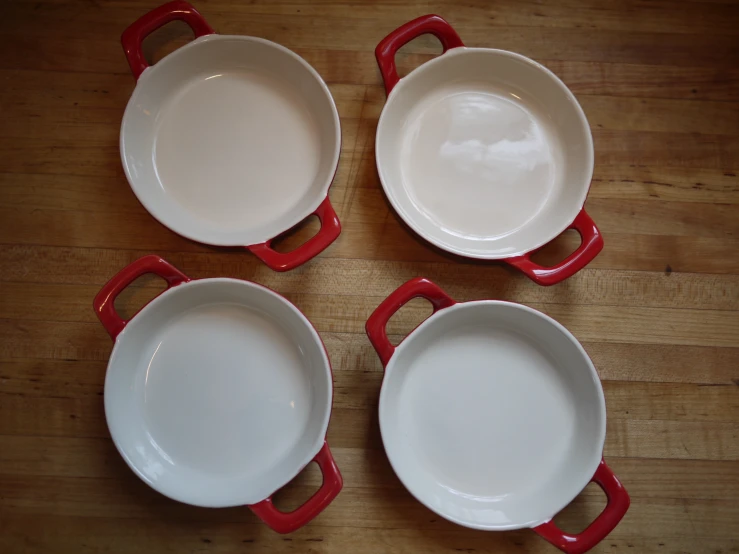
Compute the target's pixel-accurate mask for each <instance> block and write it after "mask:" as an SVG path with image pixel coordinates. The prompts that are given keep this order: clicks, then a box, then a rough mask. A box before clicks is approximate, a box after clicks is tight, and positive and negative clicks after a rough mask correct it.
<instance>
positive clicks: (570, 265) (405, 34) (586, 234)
mask: <svg viewBox="0 0 739 554" xmlns="http://www.w3.org/2000/svg"><path fill="white" fill-rule="evenodd" d="M425 34H432V35H434V36H435V37H436V38H438V39H439V41H440V42H441V45H442V48H443V51H442V55H443V54H444V52H446V51H447V50H449V49H451V48H458V47H461V46H464V44H463V43H462V39H460V38H459V35H458V34H457V32H456V31H455V30H454V29H453V28H452V26H451V25H449V23H448V22H447V21H446V20H444V19H443V18H441V17H439V16H438V15H433V14H431V15H424V16H421V17H419V18H417V19H414V20H413V21H409V22H408V23H406V24H405V25H402V26H400V27H398V28H397V29H396V30H395V31H393V32H392V33H390V34H389V35H388V36H386V37H385V38H384V39H382V41H380V43H379V44H378V45H377V48H375V57H376V58H377V64H378V65H379V66H380V73H382V78H383V80H384V82H385V91H386V92H387V94H388V95H389V94H390V92H391V91H392V90H393V89H394V88H395V85H397V84H398V82H399V81H400V78H399V77H398V72H397V69H396V67H395V54H396V53H397V52H398V50H399V49H400V48H401V47H402V46H403V45H405V44H407V43H409V42H410V41H411V40H413V39H415V38H418V37H420V36H421V35H425ZM568 229H575V230H576V231H577V232H578V233H580V238H581V239H582V242H581V244H580V246H579V247H578V248H577V250H575V251H574V252H573V253H572V254H570V255H569V256H567V258H565V259H564V260H562V261H561V262H560V263H558V264H555V265H554V266H552V267H543V266H541V265H539V264H537V263H536V262H534V261H533V260H532V259H531V255H532V254H533V253H534V252H536V250H533V251H531V252H527V253H525V254H523V255H520V256H514V257H511V258H501V259H500V261H502V262H506V263H508V264H510V265H512V266H514V267H516V268H518V269H519V270H520V271H522V272H523V273H524V274H525V275H526V276H527V277H529V278H530V279H531V280H532V281H534V282H535V283H537V284H539V285H544V286H549V285H555V284H557V283H559V282H561V281H564V280H565V279H567V278H568V277H571V276H572V275H574V274H575V273H577V272H578V271H580V270H581V269H582V268H584V267H585V266H586V265H588V264H589V263H590V262H591V261H593V259H594V258H595V257H596V256H597V255H598V253H599V252H600V251H601V250H602V249H603V236H602V235H601V234H600V231H598V227H596V225H595V223H594V222H593V220H592V219H590V216H589V215H588V214H587V213H585V209H584V208H583V209H581V210H580V213H579V214H578V215H577V217H575V220H574V221H573V222H572V224H571V225H570V226H569V227H568Z"/></svg>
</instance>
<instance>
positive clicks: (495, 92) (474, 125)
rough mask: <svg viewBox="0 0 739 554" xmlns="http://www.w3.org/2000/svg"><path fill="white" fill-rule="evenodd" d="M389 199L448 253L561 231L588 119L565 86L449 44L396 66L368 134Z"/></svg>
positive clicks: (585, 182) (579, 172) (487, 255)
mask: <svg viewBox="0 0 739 554" xmlns="http://www.w3.org/2000/svg"><path fill="white" fill-rule="evenodd" d="M376 158H377V168H378V172H379V174H380V179H381V181H382V185H383V187H384V189H385V192H386V194H387V196H388V198H389V199H390V201H391V203H392V204H393V206H394V207H395V209H396V210H397V212H398V213H399V214H400V216H401V217H402V218H403V219H404V220H405V222H406V223H407V224H408V225H409V226H410V227H411V228H412V229H414V230H415V231H416V232H417V233H418V234H420V235H421V236H423V237H424V238H426V239H427V240H429V241H430V242H432V243H433V244H435V245H437V246H439V247H440V248H444V249H446V250H448V251H450V252H454V253H456V254H460V255H464V256H469V257H474V258H484V259H495V258H505V257H510V256H514V255H518V254H522V253H525V252H529V251H531V250H534V249H536V248H538V247H540V246H542V245H544V244H546V243H547V242H549V241H550V240H552V239H553V238H555V237H556V236H557V235H558V234H560V233H561V232H562V231H564V230H565V229H566V228H567V226H568V225H569V224H570V223H572V221H573V220H574V219H575V216H576V215H577V213H578V212H579V211H580V209H581V208H582V205H583V203H584V202H585V197H586V195H587V192H588V188H589V186H590V180H591V178H592V172H593V144H592V137H591V135H590V128H589V126H588V122H587V119H586V118H585V114H584V113H583V111H582V109H581V108H580V105H579V104H578V103H577V100H576V99H575V97H574V96H573V95H572V93H571V92H570V91H569V90H568V89H567V87H566V86H565V85H564V84H563V83H562V82H561V81H560V80H559V79H558V78H557V77H556V76H555V75H554V74H553V73H551V72H550V71H549V70H547V69H546V68H544V67H543V66H541V65H539V64H537V63H536V62H534V61H532V60H530V59H528V58H525V57H523V56H520V55H518V54H514V53H511V52H505V51H502V50H490V49H476V48H455V49H452V50H450V51H448V52H447V53H445V54H443V55H441V56H439V57H438V58H435V59H434V60H431V61H430V62H427V63H425V64H424V65H422V66H421V67H419V68H417V69H416V70H414V71H413V72H412V73H411V74H410V75H408V76H407V77H404V78H403V79H401V80H400V82H399V83H398V84H397V85H396V87H395V88H394V89H393V90H392V92H391V93H390V95H389V97H388V100H387V103H386V105H385V108H384V109H383V112H382V115H381V117H380V122H379V124H378V128H377V136H376Z"/></svg>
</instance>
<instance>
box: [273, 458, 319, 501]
mask: <svg viewBox="0 0 739 554" xmlns="http://www.w3.org/2000/svg"><path fill="white" fill-rule="evenodd" d="M322 484H323V474H322V473H321V468H319V467H318V464H317V463H315V462H311V463H309V464H308V465H307V466H305V468H303V471H301V472H300V473H298V475H297V476H296V477H295V479H293V480H292V481H290V482H289V483H288V484H287V485H285V486H284V487H282V488H281V489H280V490H278V491H277V492H276V493H275V494H274V495H272V503H273V504H274V505H275V507H276V508H277V509H278V510H280V511H282V512H292V511H293V510H296V509H297V508H300V506H302V505H303V504H304V503H305V501H306V500H308V499H309V498H310V497H311V496H313V495H314V494H315V492H316V491H317V490H318V489H319V488H321V485H322Z"/></svg>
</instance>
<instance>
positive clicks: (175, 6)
mask: <svg viewBox="0 0 739 554" xmlns="http://www.w3.org/2000/svg"><path fill="white" fill-rule="evenodd" d="M177 20H179V21H184V22H185V23H187V24H188V25H189V26H190V28H191V29H192V30H193V32H194V33H195V38H198V37H202V36H204V35H210V34H213V32H214V31H213V29H212V28H211V26H210V25H208V23H207V22H206V21H205V19H203V16H202V15H200V13H198V11H197V10H196V9H195V8H193V7H192V6H191V5H190V4H188V3H187V2H185V1H184V0H174V2H168V3H166V4H163V5H161V6H159V7H158V8H154V9H153V10H151V11H150V12H149V13H147V14H146V15H143V16H141V17H140V18H139V19H137V20H136V21H135V22H133V23H132V24H131V25H130V26H129V27H128V29H126V30H125V31H123V34H122V35H121V44H123V51H124V52H125V53H126V59H127V60H128V65H129V66H131V73H133V76H134V78H135V79H136V80H137V81H138V79H139V77H140V76H141V74H142V73H143V72H144V70H145V69H146V68H147V67H149V64H148V63H147V62H146V58H145V57H144V52H143V51H142V50H141V44H142V43H143V42H144V39H145V38H146V36H147V35H150V34H151V33H153V32H154V31H156V30H157V29H159V28H160V27H162V26H164V25H166V24H167V23H169V22H171V21H177Z"/></svg>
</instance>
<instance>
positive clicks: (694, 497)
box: [0, 0, 739, 554]
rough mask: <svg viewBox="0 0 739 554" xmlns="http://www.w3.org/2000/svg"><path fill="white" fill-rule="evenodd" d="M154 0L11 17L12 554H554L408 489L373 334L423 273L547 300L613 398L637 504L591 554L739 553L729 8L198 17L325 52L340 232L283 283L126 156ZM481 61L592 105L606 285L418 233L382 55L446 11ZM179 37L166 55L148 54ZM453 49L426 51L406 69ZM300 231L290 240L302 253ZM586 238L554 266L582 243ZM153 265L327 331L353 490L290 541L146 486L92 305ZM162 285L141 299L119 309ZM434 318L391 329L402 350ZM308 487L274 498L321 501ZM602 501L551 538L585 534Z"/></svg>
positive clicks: (310, 478) (0, 279)
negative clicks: (115, 439)
mask: <svg viewBox="0 0 739 554" xmlns="http://www.w3.org/2000/svg"><path fill="white" fill-rule="evenodd" d="M156 4H157V2H156V1H155V0H118V1H111V2H104V1H99V2H88V1H82V0H79V1H77V0H33V1H30V0H29V1H23V0H18V1H8V2H6V3H4V4H3V7H2V11H3V17H2V19H1V20H0V75H1V76H2V87H0V552H3V553H7V554H15V553H19V552H39V553H42V552H43V553H48V552H69V553H74V554H82V553H85V552H145V553H149V552H152V553H154V552H156V553H165V552H172V553H178V554H180V553H184V552H270V553H272V552H276V553H280V552H326V553H342V554H343V553H347V554H348V553H368V552H395V553H406V552H419V553H421V552H422V553H434V552H465V553H473V552H474V553H483V552H490V553H496V554H501V553H509V552H510V553H518V552H521V553H524V552H528V553H553V552H554V551H555V550H554V548H553V547H551V546H550V545H548V544H546V543H545V542H543V541H542V540H541V539H539V538H538V537H536V536H535V535H534V534H533V533H532V532H529V531H525V530H524V531H517V532H510V533H485V532H480V531H472V530H469V529H465V528H461V527H458V526H455V525H452V524H450V523H448V522H446V521H445V520H443V519H441V518H440V517H438V516H436V515H435V514H433V513H432V512H430V511H428V510H427V509H425V508H424V507H422V506H421V505H420V504H419V503H418V502H416V501H415V500H414V499H413V498H412V497H411V496H410V494H409V493H408V492H406V490H405V489H404V488H403V487H402V486H401V484H400V483H399V481H398V480H397V478H396V477H395V475H394V474H393V472H392V470H391V469H390V467H389V464H388V461H387V459H386V457H385V455H384V453H383V450H382V443H381V440H380V436H379V431H378V426H377V416H376V404H377V397H378V391H379V388H380V384H381V379H382V370H381V366H380V363H379V361H378V359H377V356H376V355H375V353H374V351H373V350H372V348H371V347H370V345H369V342H368V341H367V339H366V337H365V335H364V330H363V326H364V322H365V320H366V319H367V317H368V315H369V314H370V312H371V311H372V310H373V309H374V308H375V307H376V306H377V304H378V303H379V302H380V301H381V300H382V299H383V298H384V297H385V296H386V295H387V294H389V293H390V292H391V291H392V290H394V289H395V288H396V287H397V286H398V285H400V284H401V283H403V282H404V281H406V280H407V279H410V278H412V277H415V276H419V275H421V276H426V277H429V278H431V279H433V280H434V281H436V282H437V283H439V284H440V285H441V286H442V287H444V288H446V289H447V291H448V292H449V293H450V294H451V295H452V296H454V297H455V298H457V299H460V300H469V299H479V298H500V299H509V300H515V301H518V302H523V303H526V304H528V305H530V306H533V307H535V308H537V309H539V310H542V311H544V312H546V313H548V314H550V315H552V316H553V317H555V318H556V319H558V320H559V321H560V322H562V323H563V324H564V325H566V326H567V327H568V328H569V329H570V330H572V332H573V333H574V334H575V335H576V336H577V337H578V339H580V340H581V341H582V342H583V344H584V345H585V347H586V349H587V351H588V352H589V354H590V355H591V356H592V358H593V361H594V362H595V365H596V367H597V368H598V370H599V372H600V375H601V377H602V379H603V386H604V388H605V394H606V399H607V404H608V417H609V419H608V436H607V441H606V447H605V456H606V458H607V460H608V462H609V463H610V464H611V466H612V467H613V468H614V469H615V471H616V472H617V473H618V474H619V475H620V477H621V478H622V480H623V482H624V483H625V485H626V487H627V488H628V490H629V492H630V493H631V498H632V506H631V510H630V511H629V513H628V514H627V515H626V517H625V519H624V520H623V521H622V523H621V524H620V525H619V526H618V527H617V528H616V530H615V531H614V532H613V533H612V534H611V536H610V537H609V538H608V539H607V540H606V541H604V542H603V543H602V544H601V545H600V546H599V547H598V548H596V550H595V551H596V552H602V553H605V552H608V553H625V552H629V553H631V552H633V553H635V554H649V553H660V554H668V553H669V554H677V553H685V552H687V553H691V554H702V553H711V554H713V553H715V554H729V553H736V552H739V461H738V460H739V177H737V175H738V174H739V69H737V62H739V5H738V4H737V3H736V2H733V1H732V0H726V2H718V1H716V2H708V1H706V2H672V1H668V0H664V1H659V0H658V1H655V2H639V1H634V2H613V3H608V2H600V1H599V0H583V1H579V0H569V1H567V2H556V3H545V2H541V3H534V2H521V1H518V0H516V1H513V0H501V1H497V2H492V1H481V2H465V3H464V5H461V4H460V5H458V6H457V5H455V3H454V2H414V1H412V0H405V1H400V0H398V1H383V2H365V3H363V2H356V1H353V0H349V1H347V2H340V3H335V4H334V3H332V2H328V1H327V2H310V1H307V0H306V1H303V2H300V1H298V0H292V1H289V0H285V1H276V2H266V1H265V2H254V3H252V2H242V1H239V0H211V1H207V2H206V1H205V0H202V1H200V2H199V3H197V4H196V7H198V8H200V10H201V12H202V13H203V14H204V16H205V17H206V18H207V19H208V20H209V22H210V23H211V24H212V25H213V26H214V27H215V29H216V30H218V31H219V32H223V33H233V34H246V35H255V36H259V37H264V38H267V39H270V40H273V41H276V42H279V43H281V44H284V45H285V46H287V47H289V48H291V49H293V50H295V51H296V52H298V53H299V54H301V55H302V56H304V57H305V58H306V59H307V60H308V61H309V62H310V63H311V64H312V65H313V66H314V67H315V68H316V69H317V70H318V71H319V72H320V73H321V74H322V75H323V77H324V78H325V79H326V81H327V82H328V83H329V86H330V88H331V91H332V93H333V95H334V97H335V99H336V103H337V104H338V107H339V112H340V114H341V118H342V126H343V128H342V131H343V150H342V156H341V162H340V165H339V171H338V174H337V176H336V180H335V182H334V185H333V187H332V189H331V199H332V201H333V203H334V206H336V208H337V211H338V214H339V217H340V218H341V221H342V223H343V233H342V235H341V237H340V238H339V240H338V241H337V242H336V243H335V244H334V245H333V246H331V247H330V248H329V249H328V250H327V251H325V252H324V253H323V254H322V255H321V256H320V257H319V258H318V259H315V260H313V261H312V262H310V263H308V264H307V265H305V266H304V267H302V268H299V269H297V270H295V271H292V272H289V273H286V274H277V273H274V272H272V271H270V270H268V269H267V268H266V267H265V266H264V265H263V264H262V263H260V262H259V261H257V260H256V258H254V257H253V256H252V255H250V254H248V253H246V252H245V251H243V250H240V249H218V248H209V247H205V246H202V245H199V244H195V243H193V242H190V241H188V240H185V239H183V238H181V237H179V236H177V235H175V234H174V233H172V232H170V231H168V230H167V229H166V228H164V227H162V226H161V225H160V224H158V223H157V222H156V221H155V220H154V219H153V218H152V217H151V216H149V215H148V213H146V212H145V210H144V209H143V208H142V207H141V205H140V204H139V203H138V202H137V200H136V199H135V197H134V195H133V193H132V192H131V189H130V188H129V186H128V185H127V183H126V178H125V176H124V174H123V171H122V168H121V163H120V158H119V154H118V131H119V124H120V120H121V116H122V113H123V110H124V108H125V106H126V102H127V100H128V97H129V95H130V93H131V91H132V90H133V87H134V81H133V79H132V77H131V75H130V73H129V71H128V67H127V65H126V61H125V58H124V56H123V53H122V51H121V47H120V44H119V36H120V33H121V31H122V30H123V29H124V28H125V27H126V26H127V25H128V24H129V23H131V22H132V21H133V20H135V19H136V18H137V17H138V16H140V15H142V14H143V13H144V12H145V11H148V10H149V9H151V8H152V7H154V6H155V5H156ZM431 11H434V12H437V13H439V14H441V15H443V16H445V17H446V18H447V19H448V20H449V21H450V22H451V23H452V24H453V25H454V26H455V27H456V29H457V31H458V32H459V34H460V35H461V37H462V38H463V39H464V41H465V42H466V43H467V44H468V45H471V46H486V47H498V48H503V49H508V50H513V51H517V52H521V53H523V54H525V55H528V56H531V57H533V58H535V59H537V60H539V61H541V62H542V63H544V64H546V65H547V66H548V67H550V68H551V69H552V70H554V71H555V72H556V73H557V74H559V75H560V76H561V77H562V79H563V80H564V81H565V83H566V84H567V85H568V86H569V87H571V89H572V90H573V91H574V92H575V94H576V95H577V97H578V99H579V100H580V102H581V103H582V105H583V107H584V109H585V111H586V113H587V115H588V118H589V120H590V124H591V127H592V131H593V135H594V139H595V148H596V167H595V177H594V179H593V187H592V189H591V192H590V197H589V200H588V203H587V207H588V210H589V212H590V213H591V215H592V216H593V218H594V219H595V220H596V221H597V223H598V224H599V226H600V228H601V230H602V231H603V233H604V236H605V242H606V246H605V249H604V251H603V252H602V253H601V254H600V255H599V256H598V257H597V258H596V259H595V261H594V262H593V263H592V264H591V265H590V267H589V268H587V269H585V270H583V271H581V272H580V273H579V274H578V275H576V276H575V277H573V278H572V279H570V280H569V281H567V282H565V283H562V284H560V285H557V286H554V287H551V288H542V287H539V286H536V285H535V284H533V283H532V282H530V281H529V280H527V279H526V278H525V277H523V276H522V275H520V274H519V273H516V272H514V271H512V270H510V269H507V268H505V267H503V266H502V265H500V264H495V263H469V262H465V261H464V260H460V259H455V258H452V257H449V256H445V255H442V254H441V253H440V252H438V251H436V250H434V249H432V248H430V247H429V246H428V245H427V244H426V243H425V242H423V241H422V240H420V239H418V238H417V237H415V236H414V235H413V234H412V233H410V232H409V231H407V230H406V229H405V228H404V227H403V226H402V225H401V223H400V222H399V220H398V217H397V216H396V215H395V213H394V212H393V211H392V210H391V209H390V207H389V205H388V203H387V201H386V200H385V197H384V195H383V193H382V190H381V187H380V184H379V181H378V177H377V174H376V171H375V164H374V153H373V145H374V142H373V137H374V132H375V128H376V124H377V118H378V115H379V113H380V110H381V108H382V106H383V102H384V99H385V94H384V91H383V87H382V86H381V80H380V76H379V72H378V70H377V68H376V65H375V61H374V56H373V49H374V46H375V45H376V43H377V42H378V41H379V40H380V39H381V38H382V37H383V36H385V34H387V33H388V32H389V31H391V30H393V29H394V28H396V27H397V26H398V25H400V24H402V23H404V22H405V21H407V20H409V19H412V18H414V17H416V16H418V15H421V14H424V13H427V12H431ZM182 30H183V29H182V27H178V26H177V25H173V26H171V27H169V28H166V29H163V30H162V31H160V33H159V34H158V35H156V36H155V37H154V38H152V40H150V41H148V42H147V51H149V52H151V53H152V54H153V56H154V58H155V59H159V58H160V57H161V56H162V55H164V54H165V53H166V52H168V51H171V50H172V49H174V48H175V47H177V46H178V45H181V44H183V43H184V42H185V40H186V37H185V35H184V34H183V32H182ZM438 51H439V46H438V43H435V42H434V40H432V39H420V40H418V41H416V42H414V43H413V44H412V45H410V46H409V47H407V48H405V49H404V50H403V51H402V53H401V55H400V56H399V63H400V66H401V68H402V69H403V70H404V71H406V72H407V71H409V70H410V69H412V68H413V67H414V66H416V65H418V64H419V63H422V62H423V61H425V60H427V59H430V58H431V57H432V56H433V55H434V54H435V53H437V52H438ZM314 229H315V225H307V226H304V227H303V228H302V229H300V230H298V231H297V232H296V233H295V234H293V236H292V237H290V238H289V239H287V240H286V244H285V247H286V248H287V247H290V246H291V243H292V244H293V245H294V244H297V243H299V242H300V240H302V239H304V238H305V237H307V236H308V235H309V234H310V233H311V232H312V231H313V230H314ZM574 245H575V240H574V238H573V237H572V236H570V235H566V236H565V237H564V238H563V239H561V240H559V241H557V243H556V244H555V245H554V246H552V247H550V248H548V249H547V252H545V253H543V254H542V259H544V260H547V259H549V260H555V259H556V258H557V257H558V256H560V257H561V256H562V255H564V254H565V253H566V250H567V249H572V248H574ZM152 252H153V253H158V254H161V255H162V256H164V257H165V258H166V259H168V260H170V261H171V262H172V263H174V264H175V265H177V266H178V267H180V268H181V269H182V270H183V271H184V272H186V273H187V274H189V275H191V276H193V277H213V276H232V277H239V278H244V279H251V280H254V281H257V282H259V283H263V284H265V285H268V286H270V287H273V288H275V289H276V290H278V291H279V292H281V293H283V294H285V295H286V296H287V297H288V298H289V299H290V300H292V301H293V302H294V303H295V304H297V305H298V306H299V307H300V308H301V309H302V310H304V312H305V313H306V314H307V316H308V317H309V318H310V319H311V320H312V321H313V322H314V323H315V325H316V326H317V328H318V330H319V332H320V333H321V335H322V337H323V339H324V340H325V342H326V345H327V347H328V350H329V353H330V356H331V359H332V361H333V366H334V370H335V396H334V410H333V418H332V420H331V426H330V431H329V441H330V443H331V445H332V447H333V451H334V453H335V456H336V459H337V462H338V464H339V466H340V468H341V470H342V472H343V475H344V480H345V488H344V490H343V492H342V493H341V495H340V496H339V497H338V498H337V499H336V501H335V502H334V503H333V504H332V505H331V506H330V507H329V508H328V509H327V510H326V511H325V512H324V513H323V514H322V515H321V516H320V517H319V518H318V519H317V520H316V521H314V522H313V523H312V524H311V525H309V526H307V527H306V528H304V529H302V530H301V531H299V532H297V533H294V534H293V535H290V536H280V535H277V534H275V533H273V532H271V531H270V530H269V529H267V528H266V527H265V526H264V525H263V524H261V523H260V522H259V521H257V519H256V518H255V516H254V515H252V513H251V512H250V511H249V510H248V509H246V508H236V509H224V510H207V509H199V508H193V507H190V506H186V505H183V504H178V503H176V502H173V501H170V500H168V499H166V498H164V497H163V496H160V495H159V494H157V493H155V492H154V491H153V490H151V489H149V488H148V487H147V486H146V485H145V484H144V483H143V482H141V481H140V480H139V479H138V478H136V477H135V476H134V474H133V473H132V472H131V471H130V470H129V469H128V467H127V466H126V464H125V463H124V462H123V460H122V459H121V458H120V457H119V456H118V454H117V452H116V450H115V448H114V446H113V444H112V442H111V440H110V437H109V434H108V430H107V427H106V423H105V418H104V413H103V397H102V395H103V380H104V377H105V368H106V361H107V358H108V355H109V354H110V350H111V341H110V339H109V338H108V336H107V335H106V333H105V331H104V330H103V328H102V327H101V326H100V324H99V323H98V322H97V320H96V318H95V315H94V313H93V311H92V308H91V301H92V298H93V296H94V294H95V293H96V292H97V291H98V290H99V289H100V287H101V285H102V284H103V283H104V282H105V281H106V280H107V279H108V278H110V277H111V276H112V275H113V274H114V273H115V272H116V271H118V270H119V269H120V268H122V267H123V266H124V265H125V264H127V263H129V262H131V261H133V260H134V259H136V258H137V257H139V256H141V255H143V254H146V253H152ZM160 289H161V286H160V284H159V283H158V282H157V280H156V279H142V280H140V281H139V282H137V283H136V286H135V287H134V288H132V289H131V291H130V293H129V294H128V295H127V297H126V298H125V299H124V302H122V303H121V309H122V310H123V312H124V314H125V313H128V314H130V313H132V312H133V311H134V310H135V309H136V307H137V306H139V305H140V304H141V303H142V302H145V301H146V300H147V299H149V298H151V297H153V296H154V295H156V294H157V293H158V291H159V290H160ZM428 312H429V308H428V307H427V306H426V305H424V303H423V302H422V301H414V303H412V304H411V305H410V306H409V307H408V308H406V309H405V310H404V311H402V312H401V313H400V314H398V316H397V317H396V318H394V319H393V321H392V322H391V328H390V331H391V332H392V333H393V334H394V335H395V340H399V339H400V338H401V337H402V335H403V334H404V333H407V332H408V331H409V330H410V329H411V328H412V327H413V326H414V325H415V323H416V322H418V321H420V320H421V319H422V318H423V317H425V315H426V314H427V313H428ZM318 483H319V474H318V472H317V470H315V469H313V468H312V467H310V468H309V469H308V470H306V471H305V472H304V473H303V474H302V475H301V476H300V477H299V478H298V479H297V481H296V482H294V483H293V484H292V485H290V486H289V487H288V488H287V490H286V491H284V492H283V493H281V494H280V499H279V505H280V506H282V507H291V506H296V505H297V504H298V503H299V502H300V501H301V499H304V498H306V497H307V495H308V494H310V492H311V491H312V490H315V488H316V487H317V486H318ZM602 505H603V498H602V494H601V493H600V492H599V490H598V489H597V488H595V487H594V486H592V485H591V486H589V487H588V488H587V489H586V490H585V491H584V492H583V494H581V495H580V497H578V499H577V500H576V501H575V503H574V504H573V505H572V506H570V507H569V508H568V509H567V510H566V511H565V512H564V513H563V514H562V515H561V516H559V517H558V521H559V522H560V523H561V524H562V525H563V526H564V527H565V528H566V529H569V530H578V529H580V528H582V527H583V526H584V525H585V524H587V523H588V522H589V521H590V520H591V519H592V518H593V517H594V516H595V515H596V514H597V513H598V511H599V509H600V508H601V507H602Z"/></svg>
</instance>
